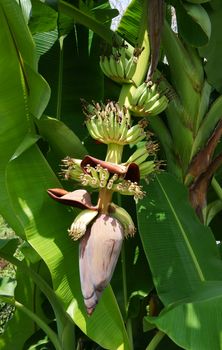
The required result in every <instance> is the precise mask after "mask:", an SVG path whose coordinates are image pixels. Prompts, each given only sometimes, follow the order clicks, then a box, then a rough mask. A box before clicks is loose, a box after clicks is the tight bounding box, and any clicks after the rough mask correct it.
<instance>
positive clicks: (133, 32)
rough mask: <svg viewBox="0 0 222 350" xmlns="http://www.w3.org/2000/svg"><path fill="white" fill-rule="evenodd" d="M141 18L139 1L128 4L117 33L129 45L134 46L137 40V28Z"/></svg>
mask: <svg viewBox="0 0 222 350" xmlns="http://www.w3.org/2000/svg"><path fill="white" fill-rule="evenodd" d="M141 17H142V6H141V2H140V1H136V0H133V1H131V2H130V5H129V6H128V8H127V10H126V11H125V12H124V15H123V17H122V19H121V21H120V24H119V26H118V29H117V33H118V34H120V35H121V36H122V38H124V39H126V40H127V41H128V42H129V43H130V44H131V45H133V46H135V45H136V44H137V40H138V28H139V27H140V21H141Z"/></svg>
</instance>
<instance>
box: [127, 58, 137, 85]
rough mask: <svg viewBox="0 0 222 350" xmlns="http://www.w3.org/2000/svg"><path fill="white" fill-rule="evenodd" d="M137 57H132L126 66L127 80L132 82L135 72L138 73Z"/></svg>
mask: <svg viewBox="0 0 222 350" xmlns="http://www.w3.org/2000/svg"><path fill="white" fill-rule="evenodd" d="M137 61H138V59H137V57H136V56H134V55H133V56H132V57H130V59H129V60H128V62H127V65H126V69H125V77H126V79H127V80H131V79H132V77H133V75H134V73H135V71H136V67H137Z"/></svg>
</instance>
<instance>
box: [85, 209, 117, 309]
mask: <svg viewBox="0 0 222 350" xmlns="http://www.w3.org/2000/svg"><path fill="white" fill-rule="evenodd" d="M123 238H124V230H123V227H122V225H121V224H120V222H119V221H118V220H117V219H116V218H113V217H111V216H109V215H105V214H100V215H99V216H98V217H97V218H96V219H95V221H94V222H93V224H92V225H91V226H89V227H88V229H87V231H86V233H85V235H84V236H83V238H82V239H81V241H80V250H79V270H80V281H81V288H82V294H83V297H84V302H85V306H86V309H87V313H88V315H91V314H92V313H93V311H94V309H95V307H96V305H97V303H98V301H99V298H100V296H101V293H102V292H103V290H104V289H105V288H106V286H107V284H108V283H109V282H110V280H111V278H112V275H113V271H114V269H115V266H116V263H117V260H118V257H119V254H120V250H121V246H122V241H123Z"/></svg>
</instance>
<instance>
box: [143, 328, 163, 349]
mask: <svg viewBox="0 0 222 350" xmlns="http://www.w3.org/2000/svg"><path fill="white" fill-rule="evenodd" d="M164 335H165V333H163V332H162V331H158V332H157V333H156V335H155V336H154V337H153V339H152V340H151V342H150V343H149V345H148V346H147V348H146V350H154V349H156V347H157V345H158V344H159V343H160V342H161V340H162V339H163V337H164Z"/></svg>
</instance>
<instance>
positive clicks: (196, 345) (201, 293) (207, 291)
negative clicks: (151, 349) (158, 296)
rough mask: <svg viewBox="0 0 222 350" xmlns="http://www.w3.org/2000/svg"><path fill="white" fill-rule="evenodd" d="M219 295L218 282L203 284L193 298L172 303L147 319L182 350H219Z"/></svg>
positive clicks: (221, 325) (221, 346)
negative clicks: (158, 313)
mask: <svg viewBox="0 0 222 350" xmlns="http://www.w3.org/2000/svg"><path fill="white" fill-rule="evenodd" d="M221 295H222V283H221V282H203V283H202V285H201V286H200V288H198V289H197V290H196V292H195V293H194V295H193V296H192V299H190V300H189V299H188V300H184V301H183V302H180V303H178V304H173V305H171V306H169V307H168V308H166V309H165V310H164V311H163V312H161V314H160V315H159V316H158V317H153V318H151V317H147V320H149V322H151V323H153V324H154V325H156V327H158V328H159V329H161V330H162V331H163V332H165V333H167V335H168V336H169V337H170V338H171V339H172V340H173V341H174V342H175V343H177V344H178V345H180V346H181V347H182V348H183V349H187V350H199V349H201V350H208V349H218V350H221V349H222V343H221V334H222V313H221V301H222V297H221Z"/></svg>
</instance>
